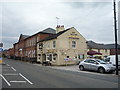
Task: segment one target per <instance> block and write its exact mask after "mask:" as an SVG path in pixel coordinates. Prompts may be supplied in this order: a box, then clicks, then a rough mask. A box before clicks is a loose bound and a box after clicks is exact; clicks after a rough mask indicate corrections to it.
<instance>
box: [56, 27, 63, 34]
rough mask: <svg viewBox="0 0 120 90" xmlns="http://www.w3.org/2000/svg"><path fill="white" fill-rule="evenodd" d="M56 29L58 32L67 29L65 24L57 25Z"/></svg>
mask: <svg viewBox="0 0 120 90" xmlns="http://www.w3.org/2000/svg"><path fill="white" fill-rule="evenodd" d="M56 30H57V33H58V32H61V31H64V30H65V28H64V25H57V27H56Z"/></svg>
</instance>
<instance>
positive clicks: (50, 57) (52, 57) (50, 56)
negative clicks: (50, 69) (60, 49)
mask: <svg viewBox="0 0 120 90" xmlns="http://www.w3.org/2000/svg"><path fill="white" fill-rule="evenodd" d="M56 59H57V54H56V53H48V54H46V60H49V61H55V60H56Z"/></svg>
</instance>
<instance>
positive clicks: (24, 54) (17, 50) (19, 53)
mask: <svg viewBox="0 0 120 90" xmlns="http://www.w3.org/2000/svg"><path fill="white" fill-rule="evenodd" d="M55 33H56V31H55V30H54V29H52V28H47V29H45V30H43V31H40V32H38V33H36V34H33V35H31V36H28V35H23V34H21V35H20V37H19V40H18V42H17V43H15V44H14V54H15V59H21V60H27V61H36V59H37V55H36V54H37V52H36V50H37V49H36V47H37V42H38V41H40V40H42V39H44V38H46V37H48V36H51V35H53V34H55Z"/></svg>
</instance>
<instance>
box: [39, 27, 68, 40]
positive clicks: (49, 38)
mask: <svg viewBox="0 0 120 90" xmlns="http://www.w3.org/2000/svg"><path fill="white" fill-rule="evenodd" d="M68 30H70V28H68V29H66V30H64V31H61V32H58V33H57V34H54V35H51V36H49V37H47V38H45V39H43V40H41V41H39V42H42V41H48V40H52V39H55V38H57V37H58V36H60V35H61V34H63V33H65V32H66V31H68Z"/></svg>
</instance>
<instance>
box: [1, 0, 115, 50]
mask: <svg viewBox="0 0 120 90" xmlns="http://www.w3.org/2000/svg"><path fill="white" fill-rule="evenodd" d="M2 5H3V6H2V7H3V13H2V15H3V17H2V21H3V22H2V25H3V28H2V30H3V38H4V39H3V42H4V43H5V48H9V47H10V46H11V44H13V43H15V42H17V40H18V38H17V37H19V35H20V34H21V33H22V34H27V35H32V34H34V33H36V32H39V31H41V30H43V29H45V28H48V27H51V28H54V29H55V27H56V24H57V20H56V17H59V18H60V19H59V24H62V25H65V27H66V28H69V27H75V28H76V29H77V30H78V31H79V32H80V33H81V34H82V35H83V36H84V37H85V38H86V39H87V40H93V41H96V42H101V43H113V42H114V40H113V37H114V34H113V16H112V3H111V2H107V3H106V2H99V3H98V2H60V1H56V2H55V1H54V0H52V1H51V2H47V0H45V1H42V2H39V3H38V2H19V3H18V2H4V3H3V4H2ZM10 37H11V38H10ZM8 38H10V40H7V39H8ZM9 42H10V43H9ZM11 42H12V43H11Z"/></svg>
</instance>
